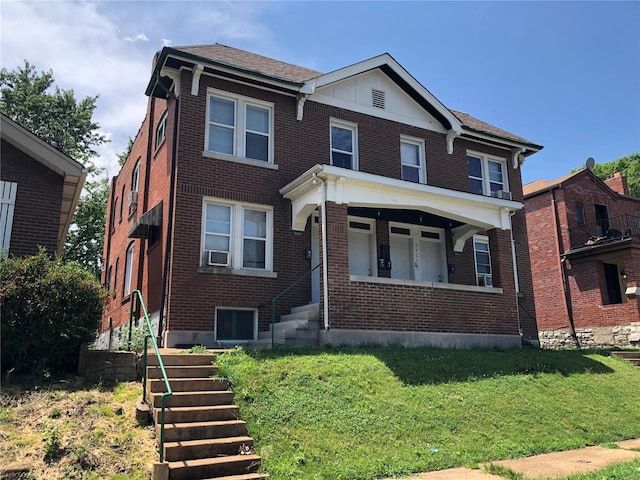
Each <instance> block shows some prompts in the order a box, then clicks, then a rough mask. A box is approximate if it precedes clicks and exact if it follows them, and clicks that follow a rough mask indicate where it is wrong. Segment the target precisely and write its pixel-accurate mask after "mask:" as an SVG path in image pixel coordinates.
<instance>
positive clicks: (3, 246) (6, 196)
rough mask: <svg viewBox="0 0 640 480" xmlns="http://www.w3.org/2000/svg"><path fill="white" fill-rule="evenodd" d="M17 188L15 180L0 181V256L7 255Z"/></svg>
mask: <svg viewBox="0 0 640 480" xmlns="http://www.w3.org/2000/svg"><path fill="white" fill-rule="evenodd" d="M17 190H18V184H17V182H5V181H0V257H4V258H7V257H8V255H9V247H10V245H11V228H12V227H13V212H14V210H15V206H16V193H17Z"/></svg>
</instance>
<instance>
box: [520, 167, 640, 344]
mask: <svg viewBox="0 0 640 480" xmlns="http://www.w3.org/2000/svg"><path fill="white" fill-rule="evenodd" d="M523 190H524V203H525V211H526V218H527V222H526V223H527V231H528V237H529V250H530V255H531V271H532V276H533V289H534V293H535V304H536V318H537V322H538V330H539V336H540V344H541V345H542V346H547V347H551V348H561V347H575V346H577V345H579V346H584V347H595V346H611V345H623V346H629V345H630V344H636V345H637V344H638V343H639V342H640V315H639V314H640V303H639V302H638V299H637V294H638V293H640V292H639V289H638V286H640V283H639V282H640V250H639V248H640V198H636V197H632V196H630V195H629V191H628V189H627V182H626V179H625V177H624V176H622V175H621V174H620V173H616V174H614V175H613V176H612V177H611V178H608V179H607V180H606V181H604V182H603V181H601V180H600V179H598V177H596V176H595V175H594V174H593V172H591V170H589V169H584V170H581V171H579V172H576V173H572V174H570V175H567V176H565V177H563V178H559V179H557V180H554V181H545V180H538V181H535V182H532V183H529V184H527V185H525V186H524V189H523Z"/></svg>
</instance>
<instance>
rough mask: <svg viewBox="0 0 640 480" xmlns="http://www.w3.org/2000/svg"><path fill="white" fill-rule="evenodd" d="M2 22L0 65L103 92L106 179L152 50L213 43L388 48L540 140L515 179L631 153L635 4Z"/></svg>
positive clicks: (399, 6)
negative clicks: (24, 65) (25, 67)
mask: <svg viewBox="0 0 640 480" xmlns="http://www.w3.org/2000/svg"><path fill="white" fill-rule="evenodd" d="M0 22H1V23H0V28H1V31H2V33H1V50H0V59H1V65H2V66H3V67H7V68H15V67H16V66H17V65H19V64H20V63H21V62H22V59H28V60H29V61H30V62H31V63H33V64H35V65H36V67H37V68H38V69H39V70H47V69H49V68H51V69H53V71H54V76H55V77H56V80H57V83H58V84H59V85H60V86H61V87H63V88H67V89H68V88H72V89H74V90H75V92H76V94H77V96H85V95H96V94H99V95H100V99H99V100H98V109H97V111H96V115H95V117H96V119H97V120H98V121H99V123H100V124H101V125H102V129H103V131H104V133H106V134H107V135H108V136H109V138H111V140H112V141H111V143H110V144H109V145H107V146H105V147H104V148H102V149H101V150H100V154H101V158H100V163H101V164H102V165H104V166H105V167H106V168H107V173H106V174H107V175H114V174H116V173H117V162H116V157H115V154H116V153H118V152H121V151H122V150H124V148H125V146H126V143H127V139H128V137H129V136H135V134H136V132H137V130H138V127H139V126H140V123H141V122H142V120H143V117H144V111H145V105H146V100H147V99H146V97H145V96H144V90H145V87H146V84H147V81H148V79H149V73H150V66H151V59H152V56H153V53H154V52H155V51H157V50H160V49H161V48H162V46H163V45H173V46H180V45H195V44H209V43H216V42H218V43H223V44H226V45H230V46H233V47H237V48H241V49H245V50H249V51H252V52H255V53H259V54H262V55H266V56H270V57H273V58H277V59H280V60H284V61H287V62H291V63H295V64H299V65H303V66H306V67H310V68H314V69H316V70H320V71H323V72H329V71H332V70H335V69H337V68H340V67H343V66H346V65H350V64H353V63H357V62H359V61H361V60H365V59H367V58H369V57H372V56H374V55H378V54H380V53H383V52H388V53H390V54H391V55H392V56H393V57H394V58H395V59H396V60H397V61H398V62H400V63H401V64H402V65H403V66H404V67H405V68H406V69H407V70H408V71H409V73H411V74H412V75H413V76H414V77H415V78H416V79H417V80H418V81H419V82H420V83H422V84H423V85H424V86H425V87H426V88H427V89H428V90H429V91H430V92H431V93H432V94H434V95H435V96H436V97H437V98H438V99H439V100H440V101H441V102H443V103H444V104H445V105H446V106H448V107H449V108H452V109H456V110H461V111H464V112H467V113H469V114H471V115H473V116H475V117H478V118H480V119H482V120H484V121H487V122H489V123H492V124H494V125H496V126H498V127H501V128H504V129H505V130H508V131H511V132H513V133H515V134H517V135H520V136H522V137H525V138H527V139H529V140H531V141H532V142H534V143H537V144H540V145H544V149H543V150H542V151H541V152H540V153H538V154H536V155H534V156H532V157H529V158H528V159H527V161H526V162H525V164H524V166H523V170H522V174H523V180H524V182H525V183H526V182H530V181H533V180H536V179H540V178H544V179H553V178H557V177H560V176H562V175H565V174H566V173H568V172H569V171H570V170H571V169H573V168H577V167H579V166H581V165H583V164H584V161H585V160H586V158H587V157H590V156H591V157H594V158H595V159H596V161H598V162H606V161H610V160H615V159H616V158H619V157H621V156H623V155H628V154H630V153H633V152H640V28H639V26H640V1H633V2H613V1H608V2H575V1H574V2H259V3H254V2H144V1H141V2H125V1H109V2H7V1H4V2H2V3H1V4H0ZM427 161H428V159H427Z"/></svg>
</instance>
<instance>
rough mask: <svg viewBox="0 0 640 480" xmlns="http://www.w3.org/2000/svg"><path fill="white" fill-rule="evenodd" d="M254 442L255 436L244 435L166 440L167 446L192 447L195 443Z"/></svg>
mask: <svg viewBox="0 0 640 480" xmlns="http://www.w3.org/2000/svg"><path fill="white" fill-rule="evenodd" d="M240 442H244V443H249V442H251V443H253V438H251V437H247V436H242V437H220V438H204V439H202V440H180V441H177V442H164V446H165V448H171V447H191V446H194V445H209V444H211V445H216V444H222V443H240Z"/></svg>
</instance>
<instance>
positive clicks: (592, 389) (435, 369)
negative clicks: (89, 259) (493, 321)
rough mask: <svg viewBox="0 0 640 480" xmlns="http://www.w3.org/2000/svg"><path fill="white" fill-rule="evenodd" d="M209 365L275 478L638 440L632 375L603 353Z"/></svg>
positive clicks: (235, 359)
mask: <svg viewBox="0 0 640 480" xmlns="http://www.w3.org/2000/svg"><path fill="white" fill-rule="evenodd" d="M218 364H219V365H220V366H221V371H222V373H223V374H225V375H227V376H228V378H229V379H230V381H231V384H232V387H233V388H234V391H235V393H236V402H238V403H239V405H240V407H241V411H242V416H243V418H244V419H245V420H246V421H247V424H248V428H249V432H250V434H251V435H252V436H253V437H254V438H255V440H256V444H257V452H258V453H259V454H261V455H262V456H263V466H264V469H265V470H266V471H267V472H268V473H269V474H270V476H271V479H272V480H284V479H299V480H304V479H309V480H311V479H313V480H321V479H327V480H329V479H331V480H340V479H345V480H346V479H349V480H365V479H366V480H369V479H373V478H384V477H392V476H401V475H408V474H410V473H415V472H422V471H429V470H439V469H444V468H450V467H456V466H461V465H465V466H471V467H473V466H476V465H477V464H478V463H480V462H487V461H492V460H499V459H506V458H516V457H522V456H528V455H534V454H538V453H544V452H550V451H555V450H565V449H570V448H579V447H583V446H586V445H597V444H603V443H608V442H613V441H617V440H622V439H627V438H634V437H640V402H638V401H637V398H638V397H639V395H640V369H636V368H634V367H632V366H631V365H630V364H628V363H626V362H624V361H623V360H620V359H617V358H612V357H609V356H607V355H603V354H597V353H588V352H584V351H563V352H555V351H533V350H531V351H469V350H437V349H426V348H425V349H401V348H373V347H372V348H362V349H331V350H322V349H308V350H299V351H290V350H276V351H255V352H248V351H244V350H242V349H236V350H233V351H231V352H229V353H225V354H223V355H221V356H220V357H219V358H218ZM605 478H606V477H605Z"/></svg>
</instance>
